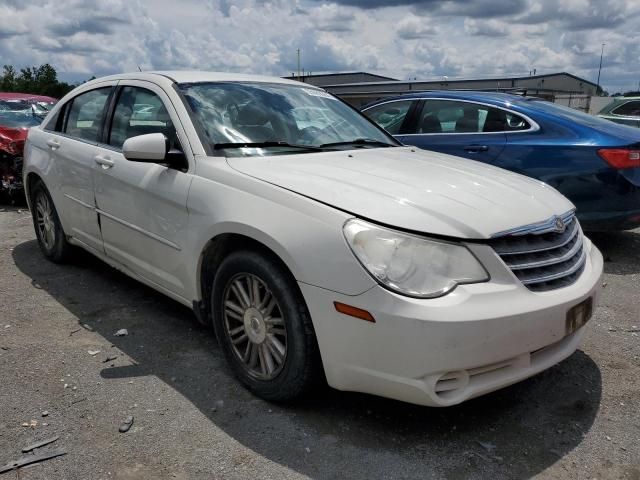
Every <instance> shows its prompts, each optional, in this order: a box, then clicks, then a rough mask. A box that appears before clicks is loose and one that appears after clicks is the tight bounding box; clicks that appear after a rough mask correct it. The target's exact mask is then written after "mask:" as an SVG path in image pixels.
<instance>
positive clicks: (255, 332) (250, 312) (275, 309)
mask: <svg viewBox="0 0 640 480" xmlns="http://www.w3.org/2000/svg"><path fill="white" fill-rule="evenodd" d="M223 298H224V327H225V334H226V335H227V337H228V339H229V341H230V344H231V347H232V349H233V352H234V354H235V355H236V357H237V359H238V360H239V361H240V363H241V364H242V366H243V367H244V368H245V369H246V370H247V372H248V373H249V374H250V375H252V376H254V377H256V378H258V379H260V380H271V379H273V378H275V377H276V376H277V375H278V374H279V373H280V371H281V370H282V368H283V366H284V364H285V360H286V357H287V328H286V324H285V322H284V318H283V317H282V310H281V309H280V306H279V305H278V302H277V300H276V299H275V297H274V295H273V293H272V292H271V290H270V289H269V287H267V285H266V284H265V282H264V281H262V280H261V279H260V278H259V277H257V276H256V275H252V274H249V273H240V274H238V275H236V276H234V277H233V278H232V279H231V280H230V281H229V283H228V284H227V286H226V288H225V291H224V297H223Z"/></svg>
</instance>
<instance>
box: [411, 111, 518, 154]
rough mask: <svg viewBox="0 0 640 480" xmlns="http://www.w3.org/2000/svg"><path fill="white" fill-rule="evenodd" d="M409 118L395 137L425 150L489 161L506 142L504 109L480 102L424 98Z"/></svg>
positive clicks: (498, 152)
mask: <svg viewBox="0 0 640 480" xmlns="http://www.w3.org/2000/svg"><path fill="white" fill-rule="evenodd" d="M413 121H414V122H415V123H414V124H413V125H412V126H411V127H410V128H411V130H412V131H413V132H414V133H410V134H406V135H400V136H399V137H398V139H399V140H400V141H401V142H403V143H406V144H408V145H415V146H417V147H420V148H424V149H426V150H434V151H436V152H442V153H447V154H449V155H457V156H460V157H466V158H470V159H473V160H479V161H482V162H491V161H492V160H494V159H496V158H497V157H498V156H499V155H500V153H501V152H502V150H503V149H504V146H505V143H506V135H505V128H506V125H507V122H508V119H507V112H506V111H504V110H502V109H499V108H495V107H491V106H488V105H484V104H481V103H475V102H468V101H461V100H449V99H425V100H424V101H423V102H422V104H421V108H420V109H419V111H418V112H417V114H416V115H415V116H414V117H413Z"/></svg>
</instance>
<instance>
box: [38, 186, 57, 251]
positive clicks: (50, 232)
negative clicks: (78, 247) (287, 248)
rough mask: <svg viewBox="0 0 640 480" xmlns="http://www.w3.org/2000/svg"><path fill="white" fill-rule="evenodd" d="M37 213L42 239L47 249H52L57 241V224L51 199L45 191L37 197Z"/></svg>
mask: <svg viewBox="0 0 640 480" xmlns="http://www.w3.org/2000/svg"><path fill="white" fill-rule="evenodd" d="M35 213H36V225H37V227H38V233H39V236H40V240H42V243H43V244H44V246H45V248H46V249H47V250H51V249H53V247H54V245H55V243H56V225H55V221H54V219H53V208H52V206H51V201H50V200H49V197H48V196H47V195H46V194H45V193H42V192H41V193H40V194H39V195H38V197H37V198H36V212H35Z"/></svg>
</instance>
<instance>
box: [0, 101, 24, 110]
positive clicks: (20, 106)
mask: <svg viewBox="0 0 640 480" xmlns="http://www.w3.org/2000/svg"><path fill="white" fill-rule="evenodd" d="M29 109H31V104H30V103H29V102H27V101H26V100H0V111H4V110H9V111H13V112H15V111H20V110H29Z"/></svg>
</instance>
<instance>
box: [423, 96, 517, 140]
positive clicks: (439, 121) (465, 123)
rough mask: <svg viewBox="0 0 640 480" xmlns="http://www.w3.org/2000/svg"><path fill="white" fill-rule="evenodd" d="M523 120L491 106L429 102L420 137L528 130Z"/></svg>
mask: <svg viewBox="0 0 640 480" xmlns="http://www.w3.org/2000/svg"><path fill="white" fill-rule="evenodd" d="M529 127H530V125H529V123H528V122H527V121H526V120H525V119H524V118H522V117H520V116H518V115H515V114H512V113H510V112H507V111H505V110H502V109H500V108H493V107H489V106H487V105H481V104H479V103H471V102H459V101H450V100H427V101H425V103H424V107H423V109H422V112H421V114H420V117H419V121H418V133H489V132H509V131H517V130H526V129H528V128H529Z"/></svg>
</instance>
